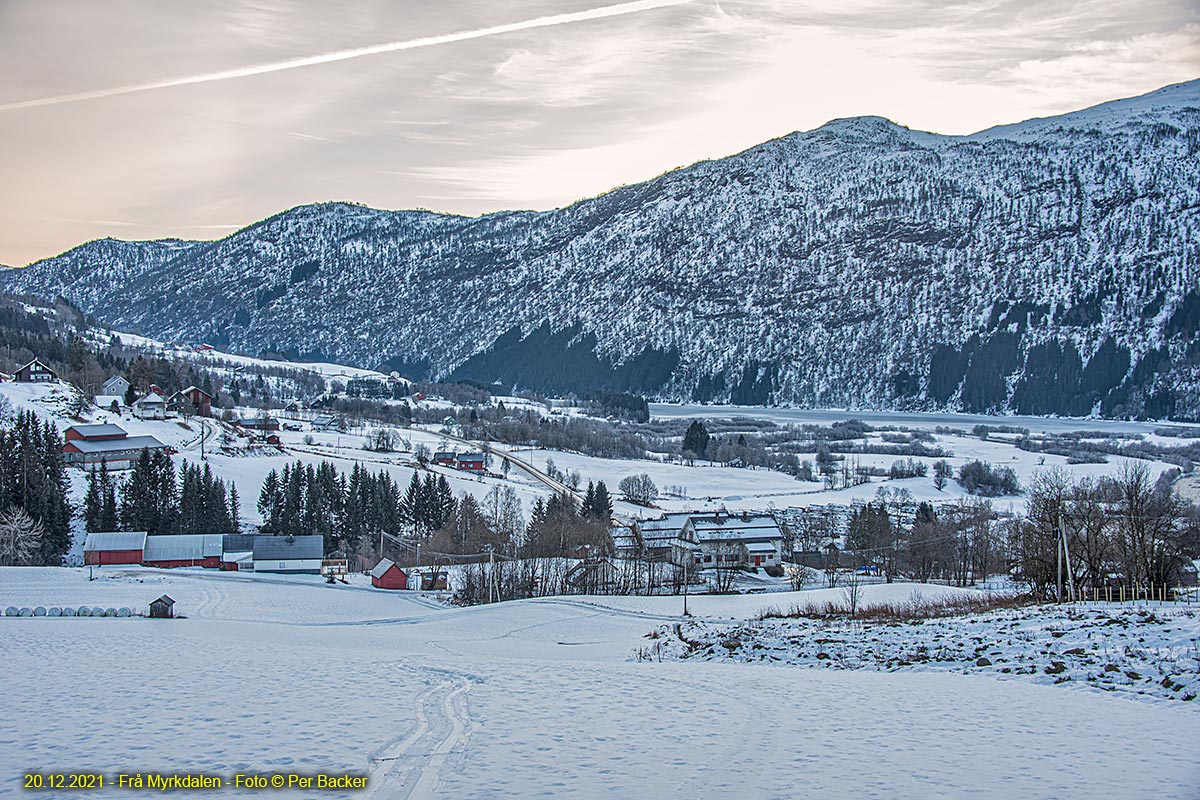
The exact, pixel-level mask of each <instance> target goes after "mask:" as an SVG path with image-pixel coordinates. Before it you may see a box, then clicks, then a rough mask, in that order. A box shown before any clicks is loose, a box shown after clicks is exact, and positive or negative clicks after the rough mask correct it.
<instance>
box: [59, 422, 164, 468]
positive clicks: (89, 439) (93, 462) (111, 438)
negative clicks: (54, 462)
mask: <svg viewBox="0 0 1200 800" xmlns="http://www.w3.org/2000/svg"><path fill="white" fill-rule="evenodd" d="M63 439H64V443H63V449H62V451H63V460H64V461H65V462H66V463H67V464H68V465H69V466H75V467H81V468H83V469H88V468H91V467H97V466H99V465H100V463H101V462H103V463H104V464H105V466H107V467H108V468H109V469H130V468H132V467H133V464H134V462H135V461H137V459H138V457H139V456H140V455H141V453H142V450H150V451H155V450H159V451H166V449H167V446H166V445H165V444H163V443H162V442H160V441H159V440H158V439H155V438H154V437H153V436H130V435H129V434H127V433H126V432H125V429H124V428H122V427H120V426H119V425H74V426H72V427H70V428H67V430H66V432H65V433H64V434H63Z"/></svg>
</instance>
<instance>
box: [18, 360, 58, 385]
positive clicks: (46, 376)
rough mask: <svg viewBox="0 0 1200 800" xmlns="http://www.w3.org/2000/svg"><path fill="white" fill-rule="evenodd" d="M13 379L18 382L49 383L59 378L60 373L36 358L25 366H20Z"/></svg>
mask: <svg viewBox="0 0 1200 800" xmlns="http://www.w3.org/2000/svg"><path fill="white" fill-rule="evenodd" d="M13 380H14V381H17V382H18V383H47V382H49V381H56V380H58V375H57V374H56V373H55V372H54V370H52V369H50V368H49V367H47V366H46V365H45V364H43V363H42V362H41V361H39V360H38V359H36V358H35V359H34V360H33V361H30V362H29V363H28V364H26V365H25V366H23V367H18V368H17V371H16V372H14V373H13Z"/></svg>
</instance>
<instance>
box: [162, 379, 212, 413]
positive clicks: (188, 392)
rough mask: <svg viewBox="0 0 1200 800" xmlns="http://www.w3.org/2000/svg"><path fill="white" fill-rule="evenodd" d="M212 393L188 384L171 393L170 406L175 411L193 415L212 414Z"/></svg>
mask: <svg viewBox="0 0 1200 800" xmlns="http://www.w3.org/2000/svg"><path fill="white" fill-rule="evenodd" d="M212 401H213V399H212V395H211V394H209V393H208V392H206V391H204V390H203V389H201V388H200V387H199V386H189V387H187V388H186V389H184V390H183V391H180V392H176V393H175V394H173V395H171V400H170V406H171V408H172V409H174V410H175V411H177V412H179V413H181V414H185V415H188V416H194V417H211V416H212Z"/></svg>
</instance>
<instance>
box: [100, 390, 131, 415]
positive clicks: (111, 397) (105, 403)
mask: <svg viewBox="0 0 1200 800" xmlns="http://www.w3.org/2000/svg"><path fill="white" fill-rule="evenodd" d="M92 402H93V403H95V404H96V408H100V409H103V410H105V411H113V412H115V413H118V414H119V413H121V408H122V407H123V406H124V405H125V397H124V396H123V395H115V394H98V395H96V396H95V397H93V398H92Z"/></svg>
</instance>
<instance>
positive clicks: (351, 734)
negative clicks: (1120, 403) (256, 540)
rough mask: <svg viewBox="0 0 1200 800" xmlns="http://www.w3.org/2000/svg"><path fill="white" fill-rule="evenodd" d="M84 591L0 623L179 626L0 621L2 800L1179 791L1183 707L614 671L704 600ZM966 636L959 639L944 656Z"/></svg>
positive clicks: (295, 587) (21, 587)
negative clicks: (82, 613)
mask: <svg viewBox="0 0 1200 800" xmlns="http://www.w3.org/2000/svg"><path fill="white" fill-rule="evenodd" d="M96 572H97V573H98V574H99V576H100V577H99V579H97V580H94V581H89V580H88V573H87V570H82V569H79V570H72V569H51V568H5V569H3V570H0V605H3V606H8V605H18V606H30V605H54V604H61V605H65V604H84V603H87V604H90V605H99V606H104V607H107V606H114V605H115V606H121V605H132V606H137V607H142V606H144V605H145V604H146V603H147V602H149V601H150V600H151V599H153V598H155V597H158V596H159V595H161V594H164V593H166V594H169V595H171V596H172V597H173V598H175V599H176V600H177V605H176V610H177V611H178V612H179V613H180V614H183V615H185V616H186V617H187V619H180V620H174V621H166V620H147V619H137V618H132V619H118V618H106V619H79V618H69V619H68V618H56V619H51V618H40V619H39V618H19V619H12V618H8V617H4V618H0V653H3V656H4V665H5V680H6V690H7V692H6V694H7V699H6V707H5V713H4V714H3V715H0V742H3V743H4V744H5V745H6V746H5V747H3V748H0V786H3V787H5V789H4V791H5V792H6V793H11V794H13V795H14V796H15V795H16V794H18V793H19V791H20V786H21V780H22V778H21V776H22V775H23V774H24V773H26V772H28V771H31V770H38V771H42V772H49V771H64V770H68V769H69V770H72V771H97V772H102V773H103V774H105V775H106V777H107V780H108V781H112V780H114V779H115V776H116V774H117V773H119V772H124V773H145V772H149V771H162V772H165V773H168V774H174V773H179V774H186V773H189V772H190V773H204V774H215V775H220V776H222V777H225V778H228V779H229V780H232V779H233V777H234V776H235V775H236V774H239V773H240V774H265V775H271V774H274V773H283V774H285V775H286V774H288V773H303V774H312V773H315V772H321V773H326V774H330V773H332V774H344V773H352V774H363V775H366V776H368V785H367V788H366V791H365V792H351V791H345V792H322V793H320V794H319V796H321V797H340V798H352V797H360V798H361V797H371V798H433V797H455V798H463V800H473V799H474V798H496V797H526V796H540V797H577V798H587V799H589V800H590V799H591V798H630V797H664V798H665V797H703V798H708V797H713V798H716V797H733V796H739V797H755V798H794V797H799V796H806V797H807V796H812V797H827V798H893V797H913V798H917V797H920V798H926V797H964V796H972V797H1027V798H1052V797H1062V796H1068V795H1071V796H1073V795H1080V796H1100V795H1103V796H1116V797H1186V796H1190V794H1191V793H1192V792H1193V790H1194V789H1195V787H1196V786H1197V785H1200V768H1198V767H1197V763H1196V760H1195V759H1194V758H1193V757H1191V754H1190V753H1191V750H1190V745H1189V742H1192V741H1194V740H1195V738H1196V737H1197V736H1200V714H1198V713H1197V710H1196V708H1195V704H1194V703H1181V702H1171V703H1167V702H1166V701H1158V702H1154V701H1150V700H1148V699H1147V698H1146V697H1139V696H1137V695H1127V696H1126V697H1123V698H1119V697H1114V696H1111V695H1107V694H1104V693H1102V692H1098V691H1089V690H1088V689H1086V688H1082V687H1080V686H1078V685H1075V684H1072V683H1067V684H1064V685H1060V686H1054V685H1038V684H1037V683H1035V682H1034V679H1032V678H1030V679H1024V678H1020V677H1012V676H1005V679H1003V680H998V679H997V678H996V676H994V675H990V674H965V675H964V674H957V673H955V672H951V671H940V672H939V671H928V672H912V671H907V672H887V671H875V670H862V671H849V670H846V671H842V670H830V669H797V668H778V667H766V666H760V665H751V664H744V663H736V662H731V663H714V662H707V661H702V660H698V659H689V660H687V661H684V662H682V663H671V662H662V663H660V662H658V661H657V660H650V661H646V660H640V661H639V660H637V658H636V656H635V654H636V653H637V652H638V651H639V650H640V649H642V648H644V647H645V646H646V645H647V644H648V643H650V644H652V643H653V642H654V641H655V640H653V639H648V638H646V634H647V633H649V632H651V631H652V630H654V629H657V628H659V626H661V625H663V624H666V626H667V628H668V629H672V630H673V628H674V624H675V623H687V624H688V630H689V631H690V632H691V633H692V634H693V635H696V636H700V635H702V633H701V632H699V631H698V628H699V627H701V626H711V630H712V631H713V632H714V633H716V632H718V631H721V630H724V629H725V628H727V627H728V626H729V624H730V623H729V622H728V618H730V617H734V618H737V619H741V620H743V621H745V620H746V619H747V617H748V616H751V615H754V614H756V613H758V610H759V607H760V605H761V602H762V600H761V598H758V599H756V598H745V597H713V598H706V601H707V603H708V605H706V606H703V607H701V606H697V607H696V611H695V613H697V614H699V615H702V616H701V617H699V618H692V619H691V620H690V621H689V620H685V619H684V618H682V617H679V616H678V614H679V611H680V609H679V598H600V597H582V598H580V597H573V598H545V599H541V600H529V601H517V602H511V603H501V604H497V605H492V606H479V607H473V608H451V607H447V606H444V605H441V604H439V603H437V602H436V600H435V599H434V598H432V597H426V596H424V595H421V594H419V593H417V592H392V593H388V592H383V591H376V590H371V589H369V588H365V587H362V586H334V587H329V586H324V585H321V584H319V583H318V582H316V581H315V580H313V579H306V578H304V577H302V576H301V577H297V578H295V579H287V578H275V579H272V580H264V579H263V578H262V576H245V575H236V574H230V573H212V572H204V571H201V570H196V571H193V570H175V571H171V572H160V571H155V570H148V569H135V568H104V569H100V570H97V571H96ZM916 588H917V589H918V590H920V587H916ZM871 589H872V590H873V591H874V590H875V589H878V590H879V591H880V592H882V593H893V594H894V593H896V592H898V591H904V592H907V593H911V592H912V591H913V589H914V587H911V586H910V587H871ZM926 590H929V587H926ZM931 591H933V592H945V591H947V590H945V589H932V590H931ZM949 591H951V592H953V591H955V590H949ZM958 591H963V590H958ZM779 597H783V599H784V600H789V599H792V600H794V599H795V597H797V596H791V597H787V596H774V597H773V598H772V599H776V598H779ZM755 603H757V604H759V605H754V604H755ZM710 615H711V617H712V619H711V620H710V619H708V617H709V616H710ZM721 618H724V619H721ZM1048 619H1049V618H1048ZM1183 622H1184V621H1183V620H1180V624H1181V625H1182V624H1183ZM1192 624H1193V626H1194V621H1193V623H1192ZM975 627H978V626H975V625H972V624H971V621H970V620H969V619H960V620H958V628H957V630H958V631H959V632H960V633H961V635H963V636H965V635H967V634H968V632H969V631H971V630H972V629H973V628H975ZM1135 630H1136V631H1137V634H1138V635H1142V636H1143V637H1145V636H1146V635H1148V633H1149V632H1150V631H1151V630H1152V628H1151V627H1149V626H1144V625H1143V626H1138V627H1137V628H1135ZM805 635H807V634H805ZM1130 641H1132V640H1130ZM1155 641H1157V640H1155ZM105 791H106V792H109V794H110V795H111V796H121V794H120V792H119V791H117V790H113V791H109V790H108V788H107V787H106V790H105ZM205 794H206V796H211V797H242V796H245V791H244V790H237V789H235V788H234V787H232V786H229V787H226V788H224V789H218V790H215V791H211V792H206V793H205ZM282 794H283V796H292V797H311V796H317V795H314V794H313V793H312V792H303V791H300V792H293V793H290V794H289V793H286V792H284V793H282Z"/></svg>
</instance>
